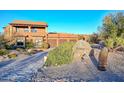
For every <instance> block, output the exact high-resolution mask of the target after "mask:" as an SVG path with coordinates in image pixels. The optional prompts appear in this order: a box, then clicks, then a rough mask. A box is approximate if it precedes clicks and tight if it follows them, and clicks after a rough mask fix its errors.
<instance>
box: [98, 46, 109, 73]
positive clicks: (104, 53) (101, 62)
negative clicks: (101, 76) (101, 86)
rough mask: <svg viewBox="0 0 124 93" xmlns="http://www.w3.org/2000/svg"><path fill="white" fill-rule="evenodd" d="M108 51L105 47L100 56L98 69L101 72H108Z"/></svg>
mask: <svg viewBox="0 0 124 93" xmlns="http://www.w3.org/2000/svg"><path fill="white" fill-rule="evenodd" d="M107 57H108V49H107V48H106V47H104V48H103V49H102V50H101V51H100V54H99V66H98V69H99V70H101V71H105V70H106V66H107Z"/></svg>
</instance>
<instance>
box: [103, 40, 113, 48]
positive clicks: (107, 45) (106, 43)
mask: <svg viewBox="0 0 124 93" xmlns="http://www.w3.org/2000/svg"><path fill="white" fill-rule="evenodd" d="M114 43H115V42H114V40H113V39H112V38H109V39H106V40H105V45H106V47H108V48H113V47H114Z"/></svg>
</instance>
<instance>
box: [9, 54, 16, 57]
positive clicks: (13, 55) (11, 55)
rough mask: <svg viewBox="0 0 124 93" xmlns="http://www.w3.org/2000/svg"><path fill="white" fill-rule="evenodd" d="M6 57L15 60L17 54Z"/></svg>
mask: <svg viewBox="0 0 124 93" xmlns="http://www.w3.org/2000/svg"><path fill="white" fill-rule="evenodd" d="M8 57H9V58H16V57H17V54H9V55H8Z"/></svg>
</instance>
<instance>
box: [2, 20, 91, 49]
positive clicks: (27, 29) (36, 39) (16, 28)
mask: <svg viewBox="0 0 124 93" xmlns="http://www.w3.org/2000/svg"><path fill="white" fill-rule="evenodd" d="M47 27H48V25H47V23H45V22H32V21H23V20H15V21H13V22H11V23H9V25H8V26H6V27H4V39H5V40H6V41H8V42H10V43H14V45H16V46H18V47H25V44H26V42H33V43H34V45H35V47H40V46H41V45H42V43H43V42H47V43H49V44H50V47H56V46H58V45H60V44H62V43H64V42H76V41H77V40H78V39H79V35H77V34H67V33H48V32H47ZM83 37H84V39H85V40H87V39H88V37H89V35H83Z"/></svg>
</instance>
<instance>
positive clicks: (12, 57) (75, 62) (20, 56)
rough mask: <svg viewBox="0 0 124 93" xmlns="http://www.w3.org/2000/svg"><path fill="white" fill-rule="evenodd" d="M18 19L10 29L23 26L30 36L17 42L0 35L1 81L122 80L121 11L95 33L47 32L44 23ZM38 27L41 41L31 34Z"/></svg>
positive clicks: (123, 19)
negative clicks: (42, 34)
mask: <svg viewBox="0 0 124 93" xmlns="http://www.w3.org/2000/svg"><path fill="white" fill-rule="evenodd" d="M16 22H17V21H16ZM21 22H23V24H17V23H12V25H13V28H14V27H15V26H21V27H24V26H26V27H28V28H29V29H30V30H27V29H26V31H29V32H26V33H27V35H29V36H25V37H23V38H20V36H18V38H19V40H18V42H16V40H15V37H13V36H12V37H13V38H14V40H13V38H11V39H12V40H10V41H6V40H5V39H4V34H1V35H0V82H124V27H123V25H124V14H123V13H122V12H118V13H113V14H108V15H106V16H105V17H104V19H103V22H102V25H101V26H100V27H99V29H98V32H96V33H93V34H90V35H82V34H79V35H74V34H63V33H61V34H59V33H50V34H49V33H46V32H45V31H46V27H48V26H47V25H44V26H45V28H44V27H42V25H41V23H38V24H36V22H35V24H34V23H33V24H29V23H30V22H28V21H26V22H27V24H25V23H24V22H25V21H21ZM9 26H10V27H11V25H9ZM31 26H32V28H31ZM33 26H35V28H34V27H33ZM37 26H39V27H38V28H37V29H42V30H43V31H44V32H45V33H44V37H45V36H46V37H45V38H43V37H42V39H43V41H42V44H41V43H38V42H41V37H40V36H39V37H38V36H33V35H34V33H36V32H37V31H36V27H37ZM21 27H20V28H21ZM21 29H24V30H25V28H21ZM32 30H33V31H34V32H30V31H32ZM8 31H9V30H8ZM39 31H40V30H39ZM29 33H31V36H32V37H30V34H29ZM39 33H40V32H39ZM35 35H36V34H35ZM38 35H39V34H38ZM47 36H49V38H48V37H47ZM84 36H88V37H87V39H86V38H84ZM29 37H30V38H29ZM33 37H35V38H33ZM37 37H38V38H37ZM18 38H17V39H18ZM32 38H33V39H32ZM7 39H8V37H7ZM29 39H31V40H34V41H33V42H31V40H29ZM35 39H38V40H36V42H35ZM47 39H49V40H47ZM72 39H73V40H72ZM21 40H22V41H23V42H22V41H21ZM27 40H29V41H28V42H27ZM12 41H14V42H16V44H14V43H13V42H12ZM20 41H21V42H20ZM47 41H49V42H50V41H51V44H49V42H47ZM34 42H35V43H36V44H34ZM17 44H19V45H23V47H22V46H21V47H17V46H16V45H17ZM36 45H38V46H39V47H36ZM50 45H52V46H50Z"/></svg>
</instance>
